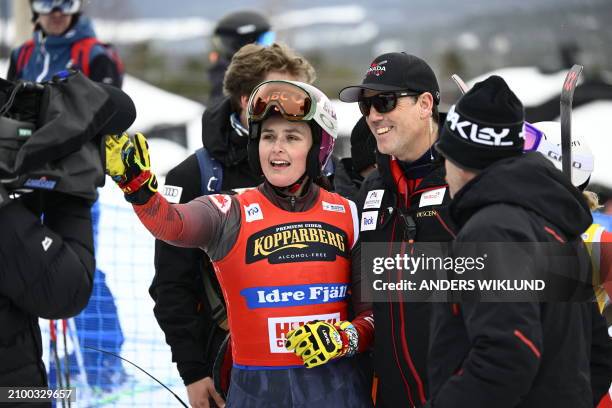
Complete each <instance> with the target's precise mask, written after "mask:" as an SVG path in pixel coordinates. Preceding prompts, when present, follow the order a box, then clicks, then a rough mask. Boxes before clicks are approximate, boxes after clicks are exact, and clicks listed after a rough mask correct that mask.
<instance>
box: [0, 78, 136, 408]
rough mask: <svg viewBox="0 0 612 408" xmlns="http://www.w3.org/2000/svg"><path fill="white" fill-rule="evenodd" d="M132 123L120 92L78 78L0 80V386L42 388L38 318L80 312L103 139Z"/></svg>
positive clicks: (89, 278) (89, 271) (87, 286)
mask: <svg viewBox="0 0 612 408" xmlns="http://www.w3.org/2000/svg"><path fill="white" fill-rule="evenodd" d="M135 116H136V113H135V108H134V105H133V102H132V101H131V99H130V98H129V97H128V96H127V95H126V94H124V93H123V92H121V91H120V90H118V89H117V88H114V87H112V86H105V85H100V84H96V83H94V82H92V81H90V80H89V79H87V78H85V77H84V76H83V75H82V74H81V73H78V72H76V71H72V72H62V73H59V74H58V75H56V76H55V77H53V79H52V80H51V81H49V82H46V83H42V84H36V83H32V82H18V83H12V82H9V81H5V80H2V79H0V327H1V328H2V329H1V330H0V387H46V386H47V383H48V381H47V380H48V379H47V373H46V369H45V365H44V363H43V360H42V350H43V345H42V341H41V332H40V328H39V325H38V319H39V318H46V319H65V318H68V317H72V316H75V315H76V314H78V313H79V312H80V311H81V310H82V309H83V308H84V307H85V306H86V305H87V302H88V300H89V296H90V293H91V290H92V285H93V275H94V270H95V259H94V243H93V231H92V219H91V205H92V203H93V202H94V201H95V200H96V199H97V187H99V186H101V185H102V184H103V182H104V174H103V167H102V156H101V152H100V149H99V142H100V135H103V134H107V133H117V132H121V131H123V130H125V129H127V128H128V127H129V125H130V124H131V123H132V122H133V121H134V119H135ZM56 357H57V356H56ZM64 385H65V384H64ZM46 406H50V404H48V405H46Z"/></svg>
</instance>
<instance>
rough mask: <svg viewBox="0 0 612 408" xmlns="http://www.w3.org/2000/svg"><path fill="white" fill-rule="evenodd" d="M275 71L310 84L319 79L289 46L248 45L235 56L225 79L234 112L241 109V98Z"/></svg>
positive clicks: (304, 59)
mask: <svg viewBox="0 0 612 408" xmlns="http://www.w3.org/2000/svg"><path fill="white" fill-rule="evenodd" d="M274 71H276V72H286V73H288V74H290V75H292V76H294V77H296V78H299V80H300V81H302V82H306V83H309V84H311V83H313V82H314V80H315V79H316V74H315V70H314V68H313V67H312V65H310V62H308V61H307V60H306V58H304V57H302V56H301V55H299V54H298V53H296V52H295V51H293V50H292V49H291V48H289V47H287V46H286V45H282V44H277V43H274V44H272V45H271V46H269V47H264V46H261V45H257V44H247V45H245V46H244V47H242V48H241V49H240V50H238V52H237V53H236V54H234V57H233V58H232V62H231V63H230V65H229V67H228V69H227V72H226V73H225V78H224V79H223V91H224V93H225V94H226V95H227V96H229V97H230V98H231V99H232V105H233V107H234V109H235V110H239V109H240V97H241V96H242V95H247V96H248V95H250V94H251V92H252V91H253V89H255V87H256V86H257V85H259V84H260V83H261V82H263V81H264V78H265V77H266V75H267V74H268V73H269V72H274Z"/></svg>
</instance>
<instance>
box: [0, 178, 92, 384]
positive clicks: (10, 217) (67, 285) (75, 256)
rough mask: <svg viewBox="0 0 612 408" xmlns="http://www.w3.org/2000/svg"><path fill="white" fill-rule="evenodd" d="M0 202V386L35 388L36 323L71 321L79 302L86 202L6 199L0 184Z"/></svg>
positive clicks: (85, 259) (86, 270)
mask: <svg viewBox="0 0 612 408" xmlns="http://www.w3.org/2000/svg"><path fill="white" fill-rule="evenodd" d="M0 200H1V201H0V225H1V226H2V228H0V322H1V324H2V330H0V361H1V362H2V364H1V365H0V386H20V387H24V386H40V387H43V386H46V385H47V374H46V370H45V366H44V364H43V362H42V342H41V335H40V328H39V326H38V318H39V317H42V318H45V319H61V318H67V317H71V316H74V315H76V314H78V313H79V312H80V311H81V310H82V309H83V308H84V307H85V306H86V305H87V302H88V300H89V294H90V293H91V288H92V283H93V273H94V270H95V261H94V254H93V233H92V226H91V211H90V208H91V204H92V203H91V202H90V201H87V200H85V199H81V198H77V197H70V196H67V195H66V194H62V193H52V192H44V193H40V192H31V193H27V194H23V195H22V196H21V197H19V198H10V196H9V194H8V192H7V190H6V188H5V187H4V186H3V185H2V184H0ZM43 213H44V221H41V215H42V214H43Z"/></svg>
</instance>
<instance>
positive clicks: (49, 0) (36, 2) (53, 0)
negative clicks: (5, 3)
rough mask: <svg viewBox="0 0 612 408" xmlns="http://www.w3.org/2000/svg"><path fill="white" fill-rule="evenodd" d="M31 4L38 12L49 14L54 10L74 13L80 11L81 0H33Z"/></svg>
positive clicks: (33, 9)
mask: <svg viewBox="0 0 612 408" xmlns="http://www.w3.org/2000/svg"><path fill="white" fill-rule="evenodd" d="M31 6H32V11H34V12H35V13H38V14H51V13H52V12H53V11H55V10H59V11H60V12H61V13H62V14H76V13H78V12H79V11H81V0H33V1H32V2H31Z"/></svg>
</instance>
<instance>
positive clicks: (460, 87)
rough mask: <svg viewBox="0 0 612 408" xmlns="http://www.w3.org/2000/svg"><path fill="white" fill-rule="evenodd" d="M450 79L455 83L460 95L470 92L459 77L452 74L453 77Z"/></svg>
mask: <svg viewBox="0 0 612 408" xmlns="http://www.w3.org/2000/svg"><path fill="white" fill-rule="evenodd" d="M451 78H452V79H453V81H455V83H456V84H457V86H458V87H459V90H460V91H461V94H463V95H465V93H466V92H467V91H469V90H470V88H469V87H468V86H467V84H466V83H465V82H464V81H463V79H461V77H460V76H459V75H457V74H453V75H451Z"/></svg>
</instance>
